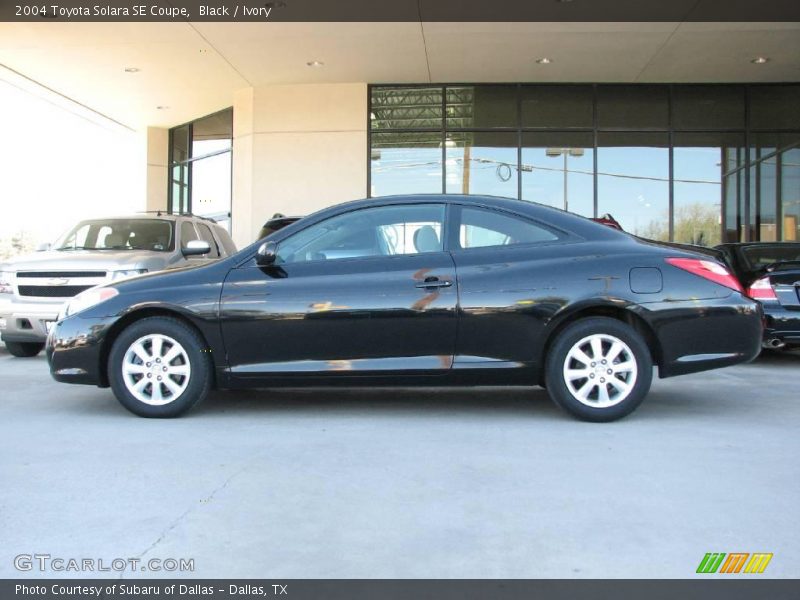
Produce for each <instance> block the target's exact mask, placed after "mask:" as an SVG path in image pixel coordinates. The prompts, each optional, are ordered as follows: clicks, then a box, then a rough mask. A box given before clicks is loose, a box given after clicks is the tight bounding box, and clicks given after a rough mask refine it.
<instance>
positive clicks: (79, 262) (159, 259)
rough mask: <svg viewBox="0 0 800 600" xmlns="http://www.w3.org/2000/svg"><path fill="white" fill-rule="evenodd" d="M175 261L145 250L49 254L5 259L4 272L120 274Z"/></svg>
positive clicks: (166, 264)
mask: <svg viewBox="0 0 800 600" xmlns="http://www.w3.org/2000/svg"><path fill="white" fill-rule="evenodd" d="M177 260H179V258H178V257H175V255H174V254H173V253H168V252H148V251H146V250H64V251H58V250H51V251H47V252H36V253H35V254H28V255H25V256H19V257H15V258H11V259H8V260H7V261H6V262H5V263H4V264H3V269H4V270H7V271H15V272H16V271H42V270H48V271H81V270H87V271H121V270H125V269H147V270H156V269H163V268H165V267H166V266H168V265H169V264H171V263H172V262H177Z"/></svg>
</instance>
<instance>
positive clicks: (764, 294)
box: [745, 277, 778, 300]
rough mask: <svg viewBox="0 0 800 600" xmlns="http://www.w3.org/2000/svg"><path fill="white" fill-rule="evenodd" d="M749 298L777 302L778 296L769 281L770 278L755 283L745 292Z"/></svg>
mask: <svg viewBox="0 0 800 600" xmlns="http://www.w3.org/2000/svg"><path fill="white" fill-rule="evenodd" d="M745 294H746V295H747V296H750V297H751V298H752V299H753V300H777V299H778V296H777V295H776V294H775V290H773V289H772V284H771V283H770V281H769V277H762V278H761V279H759V280H758V281H756V282H754V283H753V285H751V286H750V287H749V288H747V291H746V292H745Z"/></svg>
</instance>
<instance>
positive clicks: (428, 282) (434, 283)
mask: <svg viewBox="0 0 800 600" xmlns="http://www.w3.org/2000/svg"><path fill="white" fill-rule="evenodd" d="M451 285H453V282H452V281H447V280H446V279H439V278H438V277H426V278H425V281H422V282H420V283H418V284H416V285H415V286H414V287H418V288H422V289H430V288H446V287H450V286H451Z"/></svg>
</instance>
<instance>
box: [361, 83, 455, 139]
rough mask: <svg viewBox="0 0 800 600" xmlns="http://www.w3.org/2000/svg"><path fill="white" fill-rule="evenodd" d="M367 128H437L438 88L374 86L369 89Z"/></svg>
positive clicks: (439, 117)
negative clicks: (368, 121)
mask: <svg viewBox="0 0 800 600" xmlns="http://www.w3.org/2000/svg"><path fill="white" fill-rule="evenodd" d="M370 103H371V113H370V116H369V117H370V128H371V129H372V130H373V131H380V130H385V129H441V128H442V88H441V87H418V86H410V87H374V88H372V91H371V98H370Z"/></svg>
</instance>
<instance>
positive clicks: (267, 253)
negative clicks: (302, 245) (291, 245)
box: [256, 242, 278, 267]
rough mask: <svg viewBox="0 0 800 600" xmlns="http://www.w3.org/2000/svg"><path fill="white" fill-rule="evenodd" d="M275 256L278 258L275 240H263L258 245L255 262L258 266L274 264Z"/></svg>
mask: <svg viewBox="0 0 800 600" xmlns="http://www.w3.org/2000/svg"><path fill="white" fill-rule="evenodd" d="M276 258H278V244H276V243H275V242H264V243H263V244H261V246H259V247H258V252H256V263H258V265H259V266H260V267H268V266H270V265H272V264H274V263H275V259H276Z"/></svg>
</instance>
